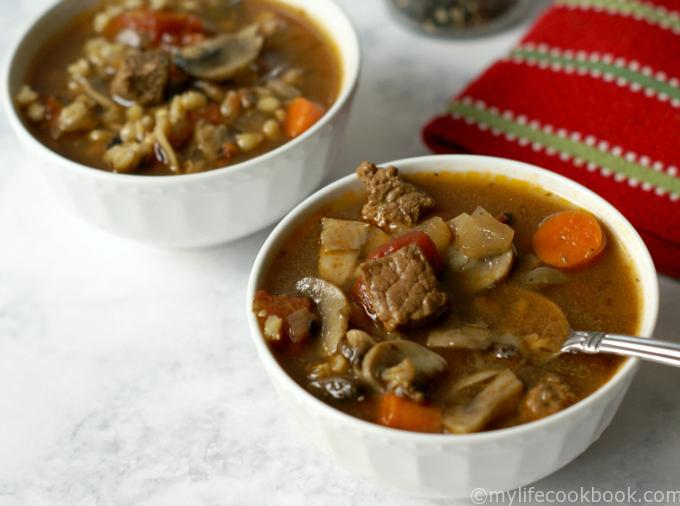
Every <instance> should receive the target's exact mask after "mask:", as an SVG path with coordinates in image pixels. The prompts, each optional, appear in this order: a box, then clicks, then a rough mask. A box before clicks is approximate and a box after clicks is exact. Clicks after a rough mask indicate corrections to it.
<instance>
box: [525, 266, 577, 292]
mask: <svg viewBox="0 0 680 506" xmlns="http://www.w3.org/2000/svg"><path fill="white" fill-rule="evenodd" d="M568 279H569V278H567V275H566V274H564V273H563V272H561V271H558V270H557V269H555V268H554V267H536V268H535V269H532V270H530V271H529V272H527V273H526V274H524V275H523V276H522V278H521V281H520V282H521V283H522V285H524V286H538V287H540V286H547V285H559V284H562V283H565V282H566V281H567V280H568Z"/></svg>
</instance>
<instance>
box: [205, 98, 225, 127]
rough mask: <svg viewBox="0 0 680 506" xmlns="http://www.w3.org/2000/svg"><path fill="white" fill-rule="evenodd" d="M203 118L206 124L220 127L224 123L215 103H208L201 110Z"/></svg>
mask: <svg viewBox="0 0 680 506" xmlns="http://www.w3.org/2000/svg"><path fill="white" fill-rule="evenodd" d="M203 117H204V118H205V120H206V121H207V122H208V123H212V124H213V125H221V124H222V123H224V118H223V117H222V113H221V112H220V105H219V104H218V103H216V102H210V103H209V104H208V105H206V106H205V108H204V109H203Z"/></svg>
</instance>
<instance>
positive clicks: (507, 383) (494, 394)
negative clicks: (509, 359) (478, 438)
mask: <svg viewBox="0 0 680 506" xmlns="http://www.w3.org/2000/svg"><path fill="white" fill-rule="evenodd" d="M523 390H524V384H523V383H522V382H521V381H520V380H519V378H517V376H515V374H514V373H513V372H512V371H511V370H510V369H506V370H505V371H503V372H502V373H500V374H498V375H497V376H496V377H495V378H494V379H493V381H491V383H489V384H488V385H487V386H486V387H484V390H482V391H481V392H480V393H479V394H478V395H477V396H476V397H475V398H474V399H473V400H472V401H471V402H470V403H469V404H466V405H461V406H455V407H453V408H449V409H447V410H445V411H444V417H443V420H442V421H443V424H444V428H445V429H446V430H447V431H448V432H452V433H454V434H467V433H469V432H477V431H480V430H482V429H484V427H486V425H487V424H488V423H489V422H491V421H493V419H495V418H496V417H498V416H500V415H502V414H504V413H507V412H509V411H511V410H513V409H516V408H517V404H518V403H519V399H520V395H521V393H522V391H523Z"/></svg>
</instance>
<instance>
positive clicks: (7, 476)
mask: <svg viewBox="0 0 680 506" xmlns="http://www.w3.org/2000/svg"><path fill="white" fill-rule="evenodd" d="M46 3H48V1H47V0H31V1H30V2H29V1H27V0H26V1H24V0H20V1H19V2H12V1H9V0H1V1H0V47H1V48H2V50H3V51H6V48H7V47H9V45H10V43H12V42H13V41H14V40H15V39H16V37H18V35H19V33H20V31H21V29H22V27H23V26H24V25H25V24H26V23H27V22H28V21H29V19H30V18H31V17H32V16H34V15H35V14H36V13H37V12H38V11H40V10H41V9H42V7H43V6H44V5H45V4H46ZM340 3H341V4H343V5H344V7H345V8H346V9H347V10H348V11H349V13H350V15H351V17H352V18H353V20H354V21H355V22H356V25H357V27H358V29H359V31H360V33H361V38H362V42H363V53H364V57H365V64H364V68H363V75H362V78H361V85H360V87H359V91H358V95H357V98H356V102H355V107H354V111H353V114H352V117H351V124H350V128H349V134H348V136H347V138H346V139H345V140H344V144H343V149H342V150H341V153H342V154H341V156H340V158H339V159H338V160H337V161H336V165H335V168H334V178H335V177H338V176H340V175H343V174H346V173H349V172H350V171H351V170H352V169H353V167H354V166H355V165H356V164H357V162H359V161H360V160H363V159H369V160H376V161H386V160H389V159H396V158H400V157H405V156H411V155H418V154H424V153H426V150H425V148H424V146H423V145H422V144H421V142H420V139H419V128H420V127H421V125H422V124H423V123H424V121H425V120H426V119H427V118H428V117H429V116H431V115H432V114H433V113H435V112H436V111H438V110H440V109H441V108H442V107H443V106H444V104H445V101H446V99H447V97H448V96H450V95H451V94H452V93H453V92H455V91H456V90H458V89H460V88H461V87H462V86H463V85H464V84H465V83H466V82H467V81H468V80H469V79H470V78H472V77H473V76H474V75H475V74H476V73H478V72H479V71H480V70H481V69H482V68H483V67H485V66H486V65H487V64H488V63H489V62H491V61H492V60H493V59H494V58H495V57H497V56H499V55H501V54H503V53H504V52H505V51H507V49H508V48H509V47H510V46H511V45H512V43H513V42H514V41H515V40H517V39H518V37H519V36H520V34H521V32H522V29H523V27H517V28H514V29H512V30H510V31H507V32H505V33H503V34H500V35H497V36H494V37H490V38H486V39H484V40H478V41H467V42H456V43H454V42H447V41H442V40H434V39H429V38H422V37H417V36H415V35H413V34H411V33H409V32H406V31H404V30H403V29H402V28H401V27H400V26H399V25H396V24H393V23H391V22H388V21H387V20H386V19H385V18H386V16H387V13H386V12H385V8H384V5H383V3H382V2H380V1H378V0H365V1H361V2H360V1H357V0H341V1H340ZM3 57H4V58H6V57H7V55H6V54H5V55H3ZM0 153H1V154H2V159H3V164H2V169H1V170H0V385H2V386H1V387H0V388H1V390H2V394H1V395H0V505H2V506H15V505H38V506H40V505H68V506H81V505H93V504H101V505H116V506H123V505H143V506H156V505H158V506H161V505H162V506H166V505H175V504H178V505H186V506H191V505H206V506H216V505H231V504H238V505H251V504H252V505H260V504H314V505H316V504H324V505H350V504H353V505H354V504H389V505H391V506H400V505H410V504H429V503H427V502H426V501H422V500H417V499H413V498H408V497H404V496H399V495H395V494H394V493H393V492H391V491H390V490H385V489H382V488H378V487H376V486H374V485H372V484H371V483H367V482H364V481H361V480H359V479H356V478H354V477H353V476H351V475H350V474H348V473H347V472H345V471H344V470H342V469H339V468H338V467H336V465H335V464H334V463H333V462H331V461H330V460H328V459H327V458H326V457H325V456H324V455H322V454H320V453H319V452H317V451H316V450H315V449H314V448H313V447H311V446H310V445H309V444H308V443H307V442H306V441H305V439H304V435H301V434H298V433H297V430H296V426H295V424H294V422H293V420H291V419H289V418H288V417H287V416H286V411H287V407H286V406H285V405H283V404H282V403H281V402H279V400H278V398H277V396H276V395H275V392H274V390H273V388H272V386H271V384H270V382H269V380H268V378H267V377H266V375H265V372H264V370H263V368H262V367H261V366H260V364H259V362H258V359H257V357H256V354H255V349H254V347H253V345H252V344H251V342H250V336H249V334H248V330H247V325H246V321H245V318H244V314H243V311H244V309H243V308H244V306H245V302H244V294H245V289H246V282H247V279H248V274H249V271H250V267H251V264H252V261H253V258H254V256H255V254H256V253H257V251H258V248H259V247H260V245H261V244H262V242H263V240H264V238H265V237H266V235H267V233H268V231H263V232H261V233H258V234H256V235H253V236H251V237H248V238H246V239H244V240H242V241H239V242H237V243H234V244H230V245H227V246H223V247H220V248H215V249H211V250H204V251H200V252H193V253H175V252H164V251H156V250H150V249H147V248H145V247H142V246H138V245H135V244H131V243H127V242H125V241H121V240H117V239H115V238H112V237H110V236H108V235H105V234H104V233H102V232H99V231H97V230H95V229H92V228H89V227H88V226H86V225H84V224H82V223H81V222H80V221H78V220H77V219H76V218H74V217H73V216H71V215H70V214H67V212H66V211H65V210H63V209H62V207H60V205H59V203H58V202H56V201H55V199H54V197H53V195H52V193H51V192H50V191H49V189H48V188H47V186H46V183H45V181H44V180H43V179H42V178H41V177H40V175H39V174H38V172H37V171H36V170H35V167H34V166H33V164H34V159H33V158H32V157H31V156H30V154H25V153H22V152H20V151H19V150H18V148H17V141H16V139H15V137H14V136H13V134H12V132H11V131H10V129H9V126H8V124H7V122H6V119H5V117H4V115H0ZM661 294H662V295H661V314H660V319H659V325H658V332H657V335H658V336H659V337H662V336H663V337H665V338H668V339H678V335H677V332H678V329H680V312H679V311H678V310H677V308H678V305H679V304H680V283H678V282H675V281H672V280H670V279H667V278H662V279H661ZM679 383H680V370H674V369H671V368H666V367H661V366H654V365H648V364H645V365H643V366H642V367H641V369H640V371H639V373H638V375H637V377H636V379H635V381H634V383H633V385H632V387H631V389H630V392H629V394H628V395H627V397H626V398H625V400H624V401H623V405H622V406H621V409H620V411H619V413H618V414H617V416H616V418H615V419H614V421H613V422H612V425H611V427H610V428H609V429H608V430H607V431H606V432H605V433H604V435H603V436H602V438H601V439H600V440H599V441H598V442H597V443H596V444H594V445H593V446H592V448H590V449H589V450H588V451H587V452H586V453H585V454H583V455H582V456H581V457H579V458H578V459H577V460H576V461H574V462H572V463H571V464H569V465H568V466H566V467H565V468H564V469H562V470H560V471H559V472H557V473H555V474H554V475H552V476H550V477H548V478H546V479H544V480H542V481H540V482H539V483H537V484H535V486H536V488H537V489H540V490H551V489H552V490H555V489H561V490H574V489H575V490H578V488H579V487H580V486H584V487H590V486H597V487H599V488H600V489H603V490H606V489H609V490H618V489H625V487H627V486H631V487H633V488H638V489H650V490H656V489H662V490H665V489H670V488H673V487H675V488H677V486H678V481H679V480H678V478H679V476H678V469H680V438H678V437H677V434H678V432H677V430H678V429H677V428H678V426H680V403H679V402H678V401H679V400H680V398H679V397H678V388H677V386H678V384H679ZM435 503H436V502H433V503H432V504H435Z"/></svg>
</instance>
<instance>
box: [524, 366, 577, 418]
mask: <svg viewBox="0 0 680 506" xmlns="http://www.w3.org/2000/svg"><path fill="white" fill-rule="evenodd" d="M574 402H576V394H574V392H573V391H572V389H571V387H570V386H569V385H568V384H567V383H566V382H565V381H564V380H563V379H562V378H560V377H559V376H558V375H556V374H551V373H548V374H546V375H545V376H543V377H542V378H541V379H540V380H539V381H538V383H537V384H536V385H535V386H533V387H532V388H531V389H530V390H529V391H528V392H527V394H526V396H525V397H524V400H523V401H522V405H521V406H520V414H521V415H522V418H523V419H524V420H526V421H531V420H538V419H539V418H543V417H545V416H548V415H552V414H553V413H557V412H558V411H561V410H563V409H564V408H566V407H568V406H570V405H571V404H573V403H574Z"/></svg>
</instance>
